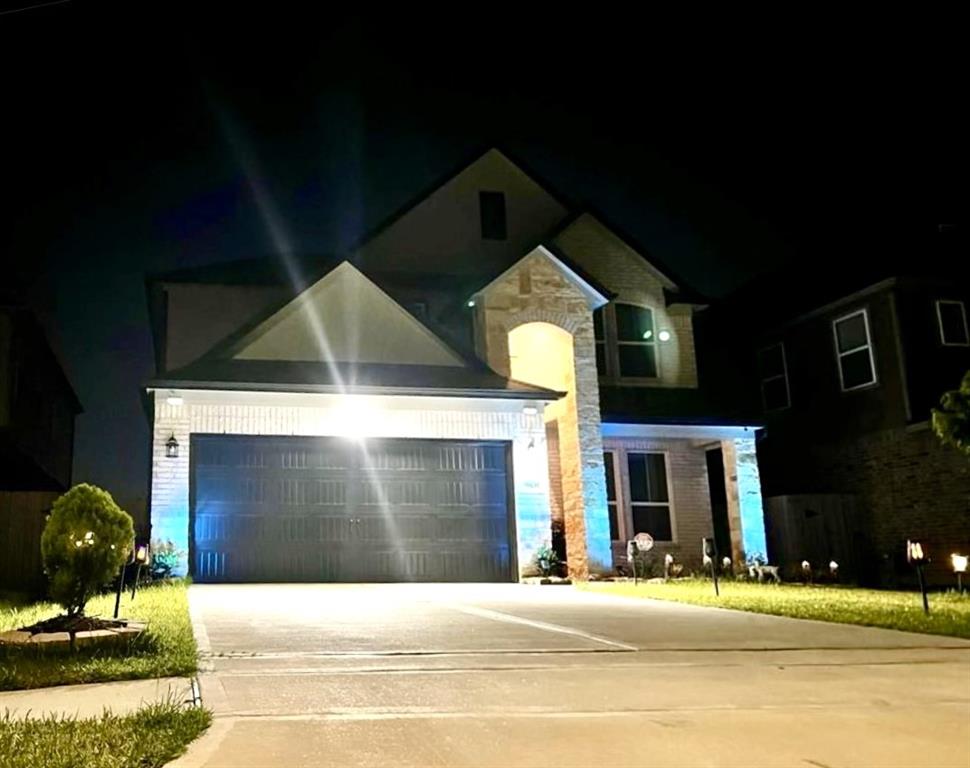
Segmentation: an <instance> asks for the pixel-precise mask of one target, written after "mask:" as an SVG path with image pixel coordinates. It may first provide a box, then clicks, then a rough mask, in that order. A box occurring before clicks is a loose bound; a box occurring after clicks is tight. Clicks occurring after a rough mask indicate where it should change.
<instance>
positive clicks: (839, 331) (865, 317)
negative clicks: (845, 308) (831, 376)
mask: <svg viewBox="0 0 970 768" xmlns="http://www.w3.org/2000/svg"><path fill="white" fill-rule="evenodd" d="M832 330H833V332H834V333H835V354H836V357H837V358H838V363H839V380H840V382H841V384H842V391H843V392H848V391H849V390H853V389H860V388H862V387H867V386H869V385H870V384H875V383H876V364H875V360H874V359H873V356H872V337H871V336H870V333H869V313H868V312H867V311H866V310H864V309H860V310H859V311H858V312H853V313H852V314H851V315H846V316H845V317H840V318H839V319H838V320H835V321H834V322H833V323H832Z"/></svg>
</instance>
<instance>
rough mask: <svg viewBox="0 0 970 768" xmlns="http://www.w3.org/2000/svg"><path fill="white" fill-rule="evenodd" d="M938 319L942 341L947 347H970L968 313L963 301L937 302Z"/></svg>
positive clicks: (941, 300)
mask: <svg viewBox="0 0 970 768" xmlns="http://www.w3.org/2000/svg"><path fill="white" fill-rule="evenodd" d="M936 319H937V321H938V322H939V324H940V341H942V342H943V345H944V346H947V347H966V346H970V333H967V311H966V307H964V306H963V302H962V301H946V300H944V299H940V300H939V301H937V302H936Z"/></svg>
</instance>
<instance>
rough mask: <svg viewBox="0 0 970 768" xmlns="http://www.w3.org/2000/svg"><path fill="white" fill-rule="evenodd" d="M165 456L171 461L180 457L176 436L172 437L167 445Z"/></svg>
mask: <svg viewBox="0 0 970 768" xmlns="http://www.w3.org/2000/svg"><path fill="white" fill-rule="evenodd" d="M165 456H166V458H169V459H177V458H178V457H179V441H178V440H176V439H175V435H172V436H171V437H170V438H169V439H168V441H167V442H166V443H165Z"/></svg>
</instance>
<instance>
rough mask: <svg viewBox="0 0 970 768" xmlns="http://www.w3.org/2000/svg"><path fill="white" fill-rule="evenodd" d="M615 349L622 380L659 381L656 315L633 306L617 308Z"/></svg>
mask: <svg viewBox="0 0 970 768" xmlns="http://www.w3.org/2000/svg"><path fill="white" fill-rule="evenodd" d="M616 346H617V355H618V358H619V363H620V376H623V377H628V378H638V379H654V378H656V377H657V339H656V336H655V334H654V330H653V312H651V311H650V310H649V309H647V308H646V307H638V306H636V305H634V304H617V305H616Z"/></svg>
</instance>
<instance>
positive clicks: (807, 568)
mask: <svg viewBox="0 0 970 768" xmlns="http://www.w3.org/2000/svg"><path fill="white" fill-rule="evenodd" d="M802 575H803V576H804V577H805V580H806V581H807V582H808V583H809V584H811V583H812V564H811V563H810V562H808V560H802Z"/></svg>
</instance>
